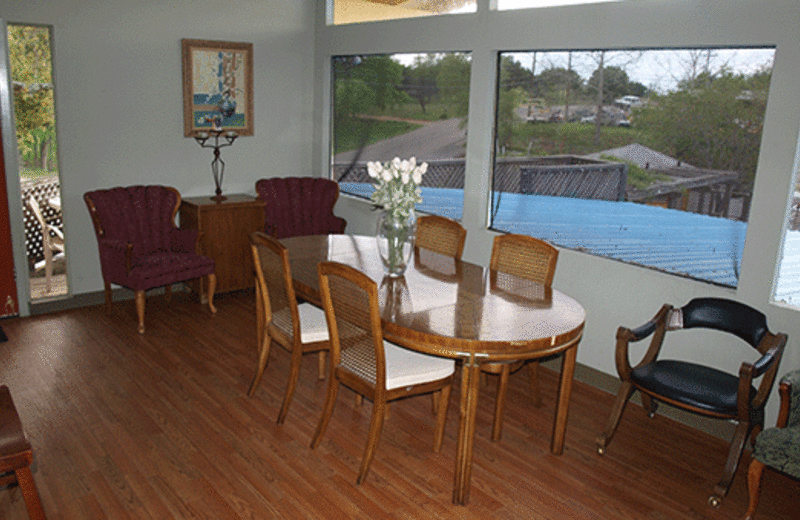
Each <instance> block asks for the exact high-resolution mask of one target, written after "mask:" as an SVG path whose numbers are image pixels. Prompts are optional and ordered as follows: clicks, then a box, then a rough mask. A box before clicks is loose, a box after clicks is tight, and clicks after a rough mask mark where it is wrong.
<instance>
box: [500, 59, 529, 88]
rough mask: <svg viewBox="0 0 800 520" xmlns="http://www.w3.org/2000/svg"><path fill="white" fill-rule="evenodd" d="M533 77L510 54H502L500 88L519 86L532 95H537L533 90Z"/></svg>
mask: <svg viewBox="0 0 800 520" xmlns="http://www.w3.org/2000/svg"><path fill="white" fill-rule="evenodd" d="M533 85H534V78H533V73H532V72H531V71H529V70H528V69H526V68H524V67H523V66H522V64H521V63H520V62H518V61H517V60H515V59H513V58H512V57H511V56H503V57H502V59H501V60H500V89H501V90H511V89H512V88H521V89H523V90H525V91H527V92H530V93H531V95H532V96H538V94H537V93H535V92H533Z"/></svg>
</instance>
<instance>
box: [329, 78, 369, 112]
mask: <svg viewBox="0 0 800 520" xmlns="http://www.w3.org/2000/svg"><path fill="white" fill-rule="evenodd" d="M375 98H376V94H375V91H374V90H373V89H372V88H370V87H369V85H367V83H366V82H364V80H362V79H354V78H343V79H339V78H337V79H336V83H335V84H334V96H333V99H334V114H335V115H336V118H337V119H341V118H353V117H355V116H356V115H357V114H361V113H364V112H366V111H368V110H369V109H370V108H372V107H373V106H375Z"/></svg>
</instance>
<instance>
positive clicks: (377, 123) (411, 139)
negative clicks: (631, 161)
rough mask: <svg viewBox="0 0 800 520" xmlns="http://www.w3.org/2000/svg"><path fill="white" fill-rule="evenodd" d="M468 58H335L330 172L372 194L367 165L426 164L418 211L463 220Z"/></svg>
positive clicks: (348, 188)
mask: <svg viewBox="0 0 800 520" xmlns="http://www.w3.org/2000/svg"><path fill="white" fill-rule="evenodd" d="M470 66H471V61H470V55H469V54H465V53H440V54H394V55H369V56H335V57H333V58H332V71H333V103H332V104H331V105H332V108H333V118H332V120H333V139H332V146H333V151H332V155H333V162H332V170H333V172H332V177H333V178H334V179H335V180H336V181H337V182H339V185H340V190H341V191H342V193H349V194H351V195H355V196H359V197H364V198H369V196H370V195H371V194H372V191H373V187H372V184H371V183H370V180H369V176H368V175H367V162H368V161H380V162H387V161H390V160H392V159H393V158H394V157H400V158H402V159H408V158H410V157H412V156H414V157H416V158H417V160H418V161H419V162H423V161H424V162H427V163H428V171H427V173H426V174H425V176H424V177H423V183H422V191H423V194H422V199H423V202H422V203H420V204H419V205H418V206H417V209H418V210H419V211H423V212H427V213H435V214H438V215H443V216H446V217H448V218H452V219H456V220H460V219H461V216H462V207H463V194H464V157H465V151H466V148H465V147H466V118H467V110H468V107H469V81H470Z"/></svg>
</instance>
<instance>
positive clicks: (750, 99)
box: [634, 71, 769, 179]
mask: <svg viewBox="0 0 800 520" xmlns="http://www.w3.org/2000/svg"><path fill="white" fill-rule="evenodd" d="M682 86H683V87H684V88H683V89H681V90H678V91H676V92H670V93H668V94H665V95H661V96H653V97H652V98H651V102H650V103H649V104H648V105H647V106H645V107H642V108H639V109H638V110H636V111H635V112H634V121H635V124H636V126H637V128H638V129H639V130H640V132H642V133H643V134H647V135H648V137H649V139H650V140H651V141H652V142H653V143H655V146H656V147H657V149H658V150H660V151H662V152H664V153H666V154H668V155H672V156H673V157H676V158H678V159H680V160H681V161H683V162H686V163H689V164H692V165H694V166H698V167H701V168H713V169H718V170H731V171H736V172H739V173H740V174H743V175H744V176H746V177H747V178H749V179H753V178H754V176H755V170H756V163H757V160H758V150H759V146H760V143H761V131H762V128H763V124H764V114H765V111H766V102H767V91H768V88H769V73H768V72H766V71H761V72H759V73H757V74H755V75H753V76H749V77H748V76H744V75H736V74H732V73H730V72H726V71H722V72H721V73H720V74H719V75H716V76H711V75H701V76H698V78H696V79H695V80H693V81H691V82H683V83H682Z"/></svg>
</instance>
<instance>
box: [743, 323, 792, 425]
mask: <svg viewBox="0 0 800 520" xmlns="http://www.w3.org/2000/svg"><path fill="white" fill-rule="evenodd" d="M786 341H787V336H786V334H783V333H780V334H772V333H767V335H765V336H764V339H762V340H761V343H760V344H759V346H758V350H759V351H760V352H763V355H762V356H761V357H760V358H758V359H757V360H756V361H755V362H754V363H747V362H744V363H742V365H741V367H740V368H739V395H738V397H737V399H738V403H739V412H740V413H741V411H742V406H744V407H745V408H750V409H754V410H757V409H759V408H761V407H763V406H764V404H765V403H766V402H767V399H768V398H769V394H770V393H771V392H772V385H773V384H774V383H775V379H776V377H777V375H778V367H779V366H780V362H781V357H782V356H783V350H784V348H785V347H786ZM759 377H761V378H762V379H761V382H760V383H759V385H758V393H757V394H756V396H755V397H754V398H753V402H752V403H750V404H749V403H748V401H749V400H750V388H751V386H752V384H753V380H754V379H757V378H759Z"/></svg>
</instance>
